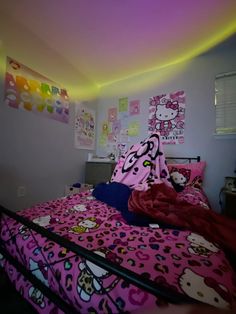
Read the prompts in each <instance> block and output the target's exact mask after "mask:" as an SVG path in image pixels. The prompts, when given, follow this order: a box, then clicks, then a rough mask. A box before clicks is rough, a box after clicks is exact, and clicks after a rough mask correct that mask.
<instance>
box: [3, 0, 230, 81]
mask: <svg viewBox="0 0 236 314" xmlns="http://www.w3.org/2000/svg"><path fill="white" fill-rule="evenodd" d="M1 9H2V12H3V13H4V14H8V15H9V16H10V17H11V18H12V19H14V20H16V21H17V22H18V23H20V24H22V25H23V26H24V27H25V28H27V29H29V30H30V32H32V33H33V34H35V36H37V37H39V38H40V39H41V40H42V41H44V42H45V43H46V45H47V46H48V47H50V49H53V50H54V51H55V52H56V53H57V54H60V55H61V56H62V57H63V59H64V60H66V62H68V63H69V64H70V65H72V66H73V67H74V68H75V69H76V70H78V71H79V72H80V73H83V74H84V75H85V76H86V77H88V78H89V79H90V80H91V81H92V82H94V83H95V84H96V85H97V86H104V85H107V84H110V83H111V82H114V81H119V80H122V79H124V78H126V77H130V76H135V75H137V74H140V73H143V72H148V71H151V70H154V69H159V68H163V67H165V66H167V65H170V64H176V63H178V62H180V61H184V60H188V59H190V58H192V57H194V56H196V55H198V54H200V53H203V52H205V51H207V50H208V49H209V48H211V47H213V46H215V45H216V44H218V43H220V42H221V41H223V40H224V39H226V38H227V37H229V36H231V35H232V34H233V33H235V30H236V0H197V1H196V0H178V1H176V0H41V1H37V0H35V1H33V0H20V1H19V0H7V1H4V2H3V1H2V3H1Z"/></svg>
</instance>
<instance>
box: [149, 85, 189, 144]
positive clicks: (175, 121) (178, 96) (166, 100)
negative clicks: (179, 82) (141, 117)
mask: <svg viewBox="0 0 236 314" xmlns="http://www.w3.org/2000/svg"><path fill="white" fill-rule="evenodd" d="M184 123H185V92H184V91H177V92H174V93H169V94H162V95H159V96H154V97H151V98H150V100H149V119H148V133H149V134H150V133H153V132H159V133H160V135H161V140H162V143H163V144H182V143H184Z"/></svg>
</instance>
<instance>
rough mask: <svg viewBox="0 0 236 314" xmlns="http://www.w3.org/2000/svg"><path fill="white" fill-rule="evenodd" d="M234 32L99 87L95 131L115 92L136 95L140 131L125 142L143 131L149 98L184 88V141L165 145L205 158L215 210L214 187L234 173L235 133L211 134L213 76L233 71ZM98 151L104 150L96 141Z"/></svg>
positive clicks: (177, 153) (216, 195) (206, 185)
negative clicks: (179, 59) (199, 50)
mask: <svg viewBox="0 0 236 314" xmlns="http://www.w3.org/2000/svg"><path fill="white" fill-rule="evenodd" d="M235 55H236V40H235V37H234V38H232V39H230V40H228V41H226V42H225V43H223V44H221V45H220V46H218V47H216V48H215V49H212V50H211V51H209V52H207V53H205V54H204V55H201V56H199V57H196V58H194V59H193V60H191V61H189V62H186V63H182V64H179V65H173V66H170V67H168V68H165V69H162V70H160V71H153V72H150V73H146V74H143V75H139V76H137V77H135V78H130V79H127V80H123V81H120V82H117V83H114V84H112V85H109V86H107V87H104V88H103V89H102V94H101V98H100V99H99V104H98V106H99V111H98V123H97V126H98V132H100V130H101V123H102V121H104V120H106V119H107V118H106V115H107V108H108V107H112V106H114V105H117V104H118V99H119V98H120V97H126V96H128V97H129V100H132V99H133V100H134V99H140V102H141V114H140V116H139V121H140V135H139V136H138V137H136V138H133V139H132V138H131V141H130V143H129V144H130V145H131V144H132V143H135V142H137V141H139V140H141V139H143V138H145V137H146V136H147V120H148V99H149V97H151V96H155V95H159V94H162V93H168V92H174V91H177V90H182V89H183V90H184V91H185V93H186V116H185V122H186V126H185V143H184V144H180V145H165V146H164V150H165V153H166V155H168V156H171V155H172V156H180V155H181V156H182V155H186V156H196V155H200V156H201V158H202V160H205V161H206V162H207V168H206V172H205V181H204V189H205V191H206V193H207V195H208V197H209V200H210V203H211V205H212V207H213V208H214V209H215V210H216V211H219V210H220V208H219V201H218V199H219V192H220V189H221V187H222V186H223V185H224V177H225V176H233V175H234V170H235V168H236V137H234V138H231V139H229V138H220V139H219V138H216V137H215V136H214V129H215V110H214V78H215V76H216V74H219V73H221V72H227V71H235V70H236V58H235ZM97 154H98V155H105V154H106V151H105V150H104V148H103V147H101V146H100V145H99V141H97Z"/></svg>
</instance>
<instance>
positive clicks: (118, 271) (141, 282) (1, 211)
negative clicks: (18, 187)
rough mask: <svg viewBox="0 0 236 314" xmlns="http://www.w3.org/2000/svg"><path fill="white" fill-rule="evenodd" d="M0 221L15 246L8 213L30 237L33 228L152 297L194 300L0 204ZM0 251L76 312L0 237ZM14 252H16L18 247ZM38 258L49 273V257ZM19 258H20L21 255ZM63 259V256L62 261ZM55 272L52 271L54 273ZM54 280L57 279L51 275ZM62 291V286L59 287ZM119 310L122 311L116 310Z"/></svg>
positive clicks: (44, 290)
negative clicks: (27, 231) (10, 251)
mask: <svg viewBox="0 0 236 314" xmlns="http://www.w3.org/2000/svg"><path fill="white" fill-rule="evenodd" d="M0 215H1V216H0V219H1V221H0V223H1V228H3V226H6V228H7V230H8V232H9V234H10V235H11V237H10V240H11V241H12V243H14V245H16V246H17V241H16V237H17V236H19V234H20V233H19V232H18V233H14V232H13V231H12V230H11V229H10V227H9V224H8V220H9V217H10V218H11V219H13V220H14V221H15V222H17V223H20V224H22V225H23V226H25V227H27V228H28V230H29V232H30V233H31V235H32V238H33V239H34V240H35V241H36V244H37V246H38V243H37V239H36V238H35V236H34V234H33V231H34V232H36V233H38V234H40V235H41V236H42V237H45V238H47V239H50V240H51V241H53V242H55V243H57V244H58V245H60V246H61V247H63V248H65V249H67V250H68V251H70V252H73V253H75V255H73V257H74V256H79V257H81V258H84V259H86V260H89V261H90V262H92V263H94V264H96V265H97V266H99V267H101V268H104V269H106V270H107V271H109V272H110V273H112V274H114V275H116V276H117V277H118V278H122V279H123V280H125V281H126V282H128V283H130V284H132V285H135V286H136V287H139V288H140V289H143V290H145V291H147V292H148V293H151V294H153V295H154V296H156V297H161V298H162V299H164V300H166V301H167V302H170V303H174V304H180V303H196V302H197V301H196V300H194V299H192V298H190V297H189V296H187V295H183V294H180V293H178V292H174V291H170V290H168V289H167V288H166V287H164V286H160V285H159V284H157V283H156V282H154V281H152V280H149V279H147V278H145V279H144V278H143V277H142V276H141V275H139V274H136V273H135V272H132V271H131V270H129V269H126V268H124V267H122V266H121V265H118V264H115V263H112V262H111V261H109V260H107V259H106V258H103V257H102V256H99V255H97V254H96V253H94V252H92V251H89V250H88V249H86V248H84V247H82V246H80V245H78V244H76V243H74V242H71V241H69V240H68V239H66V238H63V237H61V236H59V235H58V234H56V233H53V232H51V231H49V230H47V229H45V228H43V227H41V226H39V225H37V224H35V223H33V222H32V221H30V220H28V219H26V218H25V217H22V216H20V215H18V214H17V213H15V212H12V211H10V210H8V209H6V208H4V207H2V206H0ZM0 253H1V254H2V255H3V256H4V258H6V260H8V261H9V263H10V264H12V265H13V266H14V267H15V268H16V269H17V271H19V272H20V273H21V274H23V275H24V277H25V278H26V279H28V280H29V281H30V282H31V283H32V284H33V285H34V286H35V287H36V288H38V289H39V290H40V291H41V292H42V293H43V294H44V295H45V296H46V297H47V298H48V299H49V300H51V301H52V302H53V303H54V304H55V305H57V306H58V307H59V308H60V309H61V310H62V311H64V312H65V313H78V311H76V310H75V309H74V308H73V306H72V305H71V304H70V303H69V302H67V301H65V300H66V299H67V298H64V299H63V298H61V297H60V296H59V295H58V294H56V293H55V292H53V291H52V290H50V288H49V287H47V286H46V285H44V283H43V282H41V281H40V280H39V279H38V278H37V277H35V276H34V275H33V274H32V273H31V272H30V270H29V269H27V268H26V267H25V266H24V263H23V262H19V261H18V259H16V258H14V257H13V256H11V254H10V253H9V251H8V250H7V248H6V242H4V241H3V240H2V239H0ZM18 253H19V255H20V252H19V249H18ZM41 254H42V259H43V260H44V263H45V266H47V267H48V268H49V269H50V270H51V272H52V274H54V273H53V269H52V265H51V263H50V261H49V260H48V259H47V257H46V256H45V255H44V254H43V253H42V251H41ZM70 258H71V257H68V258H67V259H70ZM22 260H23V259H22ZM65 260H66V258H65V259H63V262H64V261H65ZM54 275H55V274H54ZM55 280H57V279H56V278H55ZM61 290H62V291H63V288H62V289H61ZM120 313H122V311H121V310H120Z"/></svg>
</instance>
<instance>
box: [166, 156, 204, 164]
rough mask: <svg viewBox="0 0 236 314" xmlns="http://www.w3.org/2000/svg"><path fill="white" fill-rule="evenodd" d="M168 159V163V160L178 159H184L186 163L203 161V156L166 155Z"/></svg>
mask: <svg viewBox="0 0 236 314" xmlns="http://www.w3.org/2000/svg"><path fill="white" fill-rule="evenodd" d="M166 160H167V163H168V160H174V161H175V160H178V161H184V162H185V163H186V162H188V163H191V162H193V161H195V162H200V161H201V157H200V156H197V157H166Z"/></svg>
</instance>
